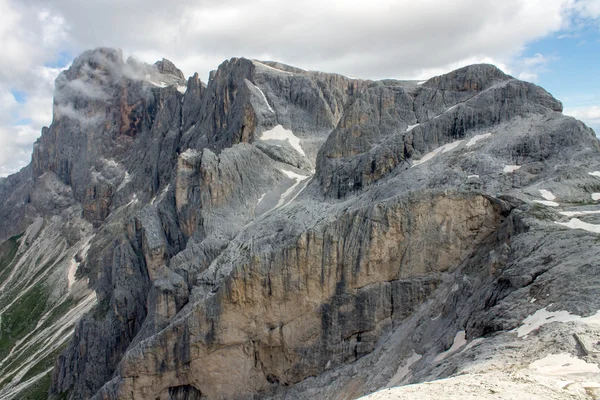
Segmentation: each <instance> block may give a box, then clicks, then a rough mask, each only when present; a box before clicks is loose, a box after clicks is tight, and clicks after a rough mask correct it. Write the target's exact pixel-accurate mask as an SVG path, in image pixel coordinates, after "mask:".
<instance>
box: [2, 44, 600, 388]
mask: <svg viewBox="0 0 600 400" xmlns="http://www.w3.org/2000/svg"><path fill="white" fill-rule="evenodd" d="M561 110H562V105H561V104H560V102H559V101H557V100H556V99H554V98H553V97H552V96H551V95H550V94H549V93H547V92H546V91H544V90H543V89H542V88H539V87H538V86H536V85H533V84H531V83H527V82H522V81H519V80H517V79H514V78H512V77H510V76H508V75H506V74H504V73H503V72H502V71H500V70H499V69H497V68H496V67H494V66H491V65H474V66H469V67H465V68H462V69H459V70H456V71H453V72H451V73H449V74H446V75H442V76H439V77H435V78H432V79H430V80H428V81H426V82H424V83H417V82H412V81H395V80H385V81H378V82H373V81H367V80H360V79H352V78H348V77H345V76H342V75H337V74H327V73H322V72H314V71H305V70H302V69H299V68H295V67H291V66H287V65H284V64H281V63H277V62H266V61H265V62H260V61H256V60H247V59H243V58H234V59H231V60H229V61H225V62H224V63H223V64H221V65H220V66H219V68H218V69H217V70H216V71H213V72H212V73H211V75H210V79H209V82H208V83H207V84H205V83H203V82H201V81H200V79H199V78H198V75H197V74H196V75H194V76H192V77H191V78H189V79H188V80H187V82H186V81H185V80H184V76H183V74H182V73H181V71H179V70H178V69H177V68H176V67H175V66H174V65H173V64H172V63H171V62H169V61H168V60H164V59H163V60H162V61H159V62H157V63H156V64H154V65H146V64H143V63H139V62H137V61H134V60H131V59H130V60H127V61H124V60H123V59H122V56H121V53H120V52H119V51H116V50H111V49H98V50H94V51H90V52H86V53H84V54H83V55H81V56H80V57H79V58H78V59H77V60H76V61H75V62H74V63H73V66H72V67H71V68H70V69H69V70H68V71H65V72H64V73H63V74H61V76H60V77H59V78H58V79H57V88H56V96H55V104H54V121H53V123H52V125H51V126H50V127H49V128H45V129H44V130H43V132H42V137H41V138H40V140H39V141H38V142H37V144H36V146H35V151H34V155H33V158H32V164H31V166H29V167H27V168H26V169H24V170H23V171H21V172H20V173H19V174H17V175H15V176H12V177H9V178H8V179H7V180H3V181H2V182H0V204H1V207H0V216H2V218H6V219H7V220H10V221H11V223H12V224H14V227H15V228H10V229H9V228H5V227H1V228H0V236H1V235H4V236H1V238H9V237H10V236H8V235H14V234H18V233H21V232H23V231H25V229H27V230H26V234H25V235H24V238H25V239H19V240H22V243H25V244H21V245H20V246H25V247H27V246H30V245H32V246H33V247H32V248H36V246H38V247H39V248H42V247H43V248H48V247H49V246H50V247H51V246H52V245H49V244H48V243H53V244H55V247H56V248H55V249H54V250H55V251H53V252H51V253H49V255H48V257H47V258H48V262H49V264H48V265H50V264H51V265H52V267H50V268H49V271H53V272H52V274H53V275H52V276H54V277H55V278H54V279H55V280H56V282H63V284H62V285H63V286H57V287H63V288H66V289H61V290H62V291H57V295H56V296H54V295H53V296H54V297H51V298H57V299H60V300H56V301H58V302H56V301H55V302H54V303H53V302H50V303H48V304H51V305H50V306H49V308H48V309H49V310H53V309H54V308H52V307H54V306H55V305H56V307H57V308H58V305H61V304H62V305H61V306H60V307H65V309H67V310H76V312H74V313H73V315H74V317H73V318H72V319H71V321H72V322H70V324H71V325H66V326H72V324H74V321H75V320H77V319H79V318H80V317H81V315H83V314H84V313H85V312H87V311H89V310H90V309H91V308H92V306H93V310H91V311H90V312H88V313H87V314H86V315H85V316H83V317H81V319H80V320H79V322H78V323H77V325H76V327H75V329H74V333H73V336H72V339H71V340H70V342H69V344H68V345H66V347H65V348H64V350H63V351H62V353H61V354H60V356H58V357H57V361H56V363H55V364H54V368H53V371H52V385H51V388H50V397H51V398H68V399H88V398H96V399H146V398H159V399H200V398H201V399H205V398H206V399H225V398H235V399H256V398H273V399H277V398H279V399H283V398H285V399H304V398H308V397H315V398H331V399H333V398H357V397H360V396H362V395H365V394H368V393H370V392H373V391H375V390H377V389H380V388H383V387H386V386H394V385H398V384H406V383H418V382H425V381H430V380H433V379H439V378H446V377H450V376H452V375H453V374H457V373H461V374H469V373H471V372H472V371H476V372H477V371H484V372H485V373H488V372H489V371H490V370H489V369H493V368H496V369H498V368H501V369H502V368H504V369H502V371H501V372H502V373H508V372H509V371H510V368H517V367H516V366H517V365H524V364H525V363H533V362H535V361H536V360H537V359H538V358H541V357H545V356H546V355H549V356H551V355H552V354H554V353H557V354H558V353H561V352H563V353H564V352H568V353H569V354H571V355H572V356H573V357H576V356H578V354H579V355H580V356H581V357H584V356H583V355H581V354H583V353H586V352H587V353H586V354H592V353H590V352H594V351H595V350H594V349H593V343H595V342H594V340H595V341H598V340H600V332H598V330H597V328H595V326H596V325H594V324H595V322H594V321H595V319H594V318H591V317H590V318H587V317H589V316H590V315H594V314H595V313H596V311H597V310H598V309H600V304H599V303H598V301H597V299H598V298H600V296H597V294H598V289H597V288H598V283H597V282H596V281H597V276H599V275H598V274H597V273H596V272H597V271H596V268H595V267H594V265H593V263H591V262H590V261H589V260H594V259H596V258H597V256H598V255H597V254H596V253H597V250H596V248H597V246H595V245H594V244H593V243H594V241H595V234H594V233H593V232H596V229H597V226H598V222H597V220H596V211H597V210H596V209H595V207H594V205H595V200H594V199H596V198H597V197H598V196H596V195H594V194H597V193H600V180H599V179H598V177H597V175H599V174H600V173H597V172H595V171H596V170H600V163H599V162H598V154H599V153H600V145H599V142H598V140H597V139H596V138H595V136H594V134H593V132H592V131H591V130H590V129H589V128H587V127H586V126H585V125H583V124H582V123H580V122H578V121H576V120H574V119H573V118H570V117H566V116H564V115H562V113H561ZM13 209H14V210H15V211H14V213H11V212H10V210H13ZM82 227H83V228H82ZM571 228H582V229H571ZM45 229H47V230H45ZM586 229H587V231H586ZM37 232H42V234H38V233H37ZM44 232H45V233H44ZM53 232H62V233H61V235H63V236H60V237H65V238H66V239H65V242H62V241H60V240H59V239H58V238H59V236H52V238H53V239H52V240H49V239H44V240H46V241H45V242H42V241H41V239H40V238H48V237H50V233H53ZM12 240H13V241H14V240H17V239H12ZM7 243H8V244H6V245H3V246H2V247H0V248H2V249H5V248H6V249H12V248H13V247H11V243H13V242H10V243H9V242H7ZM41 243H45V245H44V246H41ZM25 247H24V248H25ZM4 252H5V253H6V254H9V253H10V252H8V250H6V251H4ZM63 252H64V253H65V254H67V256H66V258H65V259H60V260H59V258H60V255H59V253H63ZM3 254H4V253H3ZM10 254H12V253H10ZM16 254H17V255H16V256H15V257H16V258H15V260H16V261H15V262H17V263H21V264H11V265H10V266H9V267H8V268H9V269H8V270H10V271H12V270H15V271H16V269H15V268H16V267H15V265H29V266H30V267H29V268H30V269H31V271H34V270H35V268H34V266H35V265H37V264H36V263H35V257H36V255H37V254H39V251H33V250H31V251H29V253H26V252H22V253H16ZM0 256H2V259H4V258H6V257H8V256H6V257H5V256H4V255H1V254H0ZM50 258H52V260H50ZM54 259H56V260H54ZM54 261H56V262H54ZM11 262H12V261H11ZM2 274H3V272H2V270H0V280H1V279H4V278H3V275H2ZM15 276H17V275H16V272H15ZM32 276H35V271H34V272H32ZM60 279H63V281H60ZM13 281H14V280H13ZM565 282H568V284H567V283H565ZM0 284H3V283H2V282H0ZM15 288H16V286H15ZM71 288H76V289H77V290H75V289H71ZM91 290H93V291H94V292H95V294H93V296H92V295H90V293H91ZM3 296H4V297H3ZM86 296H87V297H86ZM82 299H89V300H85V301H84V300H82ZM4 300H6V301H7V302H10V301H13V300H14V298H10V299H9V297H8V295H3V294H1V293H0V306H2V304H3V303H2V302H3V301H4ZM15 301H16V303H15V304H19V301H20V300H19V299H17V300H15ZM71 301H73V303H70V302H71ZM60 309H61V310H62V308H60ZM540 310H544V311H540ZM548 310H549V311H548ZM49 312H50V313H51V311H49ZM70 312H71V311H67V314H66V315H71V314H69V313H70ZM536 312H550V313H553V312H555V313H557V314H553V318H554V319H555V320H560V319H561V318H563V319H567V320H571V321H576V322H577V323H576V324H571V325H565V324H562V325H561V324H556V325H553V326H552V327H550V326H545V327H543V328H540V327H537V328H540V329H539V330H538V329H537V328H533V329H531V330H530V331H528V334H527V335H531V336H532V337H530V338H526V337H525V334H521V333H522V332H523V331H524V330H523V329H524V328H523V326H525V327H527V326H528V325H527V324H530V325H531V323H530V322H527V321H529V320H527V316H528V315H529V314H534V313H536ZM561 312H562V314H561ZM565 313H566V314H565ZM544 315H545V314H544ZM565 315H567V317H565ZM536 321H539V318H538V319H536ZM590 321H591V322H590ZM536 323H537V322H536ZM40 326H42V325H40ZM35 329H37V328H35ZM519 329H521V330H520V331H519ZM527 329H529V328H527ZM34 332H39V331H34ZM520 332H521V333H520ZM67 333H68V332H67ZM67 333H66V334H65V335H63V336H61V340H64V341H65V342H66V340H67V339H69V338H70V337H71V336H70V333H68V335H67ZM36 335H37V333H36ZM553 335H554V336H553ZM573 335H576V337H577V338H580V339H577V340H579V342H581V343H584V344H583V345H581V344H577V343H579V342H577V340H575V339H573V338H574V337H575V336H573ZM38 336H39V338H40V340H42V339H41V338H43V337H44V335H43V334H42V333H41V332H40V333H39V335H38ZM38 336H35V337H36V338H37V337H38ZM557 338H559V339H557ZM16 339H17V338H15V340H14V341H13V342H11V343H13V344H14V346H16V347H14V348H15V350H14V351H15V352H19V351H22V350H20V349H17V347H18V346H19V345H20V344H19V343H21V342H17V340H16ZM20 339H23V337H20ZM25 339H27V338H25ZM538 341H539V343H543V346H545V347H543V348H542V345H540V344H539V343H538ZM576 342H577V343H576ZM36 343H37V342H36ZM514 349H516V350H514ZM541 349H542V350H543V351H542V350H541ZM581 349H586V350H585V351H583V350H581ZM2 351H3V349H2V348H0V355H2V354H3V353H2ZM52 351H56V349H53V350H52ZM540 351H542V352H545V353H544V354H542V355H541V356H540V357H538V355H539V352H540ZM582 351H583V353H582ZM15 354H20V353H15ZM44 354H46V353H44ZM45 357H46V358H47V359H49V358H51V357H54V358H56V353H52V352H48V354H47V355H45ZM585 357H588V356H585ZM485 360H489V363H487V364H486V363H484V362H483V361H485ZM586 360H587V362H592V361H593V360H592V359H591V358H589V357H588V358H586ZM590 360H592V361H590ZM2 362H4V361H2ZM486 362H487V361H486ZM594 362H595V361H594ZM11 363H12V364H10V365H17V364H18V362H14V361H11ZM19 365H21V366H15V367H14V369H12V368H13V367H12V366H11V367H10V368H11V369H6V371H5V372H6V376H13V374H14V373H20V372H18V371H27V370H31V369H32V368H33V366H35V363H34V364H31V362H30V363H29V364H27V363H25V364H19ZM535 365H537V364H535ZM499 366H500V367H499ZM0 368H3V364H1V363H0ZM7 368H8V367H7ZM19 368H21V369H19ZM28 368H29V369H28ZM485 368H489V369H485ZM507 371H508V372H507ZM25 376H26V377H28V378H29V376H28V375H26V373H23V374H22V375H20V377H19V378H18V379H15V380H13V382H11V383H10V384H4V385H5V386H4V388H0V390H2V391H4V392H2V391H0V395H3V394H7V393H8V394H10V395H11V396H14V394H16V393H20V392H22V391H23V390H26V389H27V385H30V384H31V383H28V384H27V385H25V384H24V385H23V386H19V385H20V383H19V382H24V380H22V381H20V379H22V378H23V377H25ZM503 376H504V375H503ZM527 376H529V375H527ZM536 376H537V375H536ZM42 377H43V375H39V376H36V377H35V379H34V380H33V381H31V382H38V381H40V382H41V379H42ZM36 379H37V380H36ZM578 379H579V378H578ZM586 379H587V378H586ZM589 379H591V380H592V381H593V380H594V379H595V378H589ZM28 382H29V381H28ZM0 385H3V383H2V382H1V381H0ZM573 387H578V386H577V385H574V386H573Z"/></svg>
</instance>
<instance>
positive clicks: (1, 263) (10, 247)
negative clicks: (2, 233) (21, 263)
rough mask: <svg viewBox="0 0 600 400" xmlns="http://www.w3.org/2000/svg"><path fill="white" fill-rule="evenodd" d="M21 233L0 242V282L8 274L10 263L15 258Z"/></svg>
mask: <svg viewBox="0 0 600 400" xmlns="http://www.w3.org/2000/svg"><path fill="white" fill-rule="evenodd" d="M22 237H23V234H20V235H16V236H13V237H11V238H9V239H8V240H6V241H4V242H3V243H2V244H0V282H4V280H5V279H6V278H7V277H8V275H10V270H11V269H10V268H9V267H10V265H11V264H12V262H13V261H14V259H15V255H16V254H17V250H19V244H21V238H22Z"/></svg>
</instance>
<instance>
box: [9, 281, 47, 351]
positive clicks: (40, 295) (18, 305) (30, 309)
mask: <svg viewBox="0 0 600 400" xmlns="http://www.w3.org/2000/svg"><path fill="white" fill-rule="evenodd" d="M47 301H48V295H47V293H46V291H45V290H44V288H42V287H41V285H38V286H34V287H32V288H31V289H30V290H29V291H28V292H27V293H25V294H24V295H23V296H22V297H21V298H20V299H19V300H17V301H16V302H15V303H14V304H13V305H12V306H10V308H9V309H8V310H6V311H5V312H4V313H3V314H2V316H1V317H2V321H1V323H0V358H4V357H6V355H7V354H8V352H9V351H10V349H11V348H12V346H13V345H14V344H15V342H16V341H17V340H19V339H20V338H22V337H23V336H25V335H26V334H28V333H29V332H31V331H32V330H33V329H34V328H35V326H36V324H37V322H38V321H39V319H40V318H41V317H42V315H43V314H44V311H45V310H46V302H47Z"/></svg>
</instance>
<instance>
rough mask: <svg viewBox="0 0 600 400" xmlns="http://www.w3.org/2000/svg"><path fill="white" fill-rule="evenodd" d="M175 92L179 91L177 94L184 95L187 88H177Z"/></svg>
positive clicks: (183, 86)
mask: <svg viewBox="0 0 600 400" xmlns="http://www.w3.org/2000/svg"><path fill="white" fill-rule="evenodd" d="M177 90H178V91H179V93H181V94H185V92H186V91H187V86H185V85H182V86H177ZM182 100H183V99H182Z"/></svg>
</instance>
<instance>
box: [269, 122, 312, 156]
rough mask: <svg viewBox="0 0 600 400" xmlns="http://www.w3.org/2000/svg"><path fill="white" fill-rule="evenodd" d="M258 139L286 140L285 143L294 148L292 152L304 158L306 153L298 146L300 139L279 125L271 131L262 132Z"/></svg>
mask: <svg viewBox="0 0 600 400" xmlns="http://www.w3.org/2000/svg"><path fill="white" fill-rule="evenodd" d="M260 139H261V140H281V141H286V140H287V142H288V143H289V144H290V146H292V147H293V148H294V150H296V151H297V152H298V153H300V154H302V155H303V156H304V157H306V153H304V150H303V149H302V146H300V138H299V137H298V136H296V135H294V133H293V132H292V131H289V130H287V129H285V128H284V127H283V126H281V125H277V126H275V127H274V128H273V129H270V130H268V131H265V132H263V133H262V135H261V137H260Z"/></svg>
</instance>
